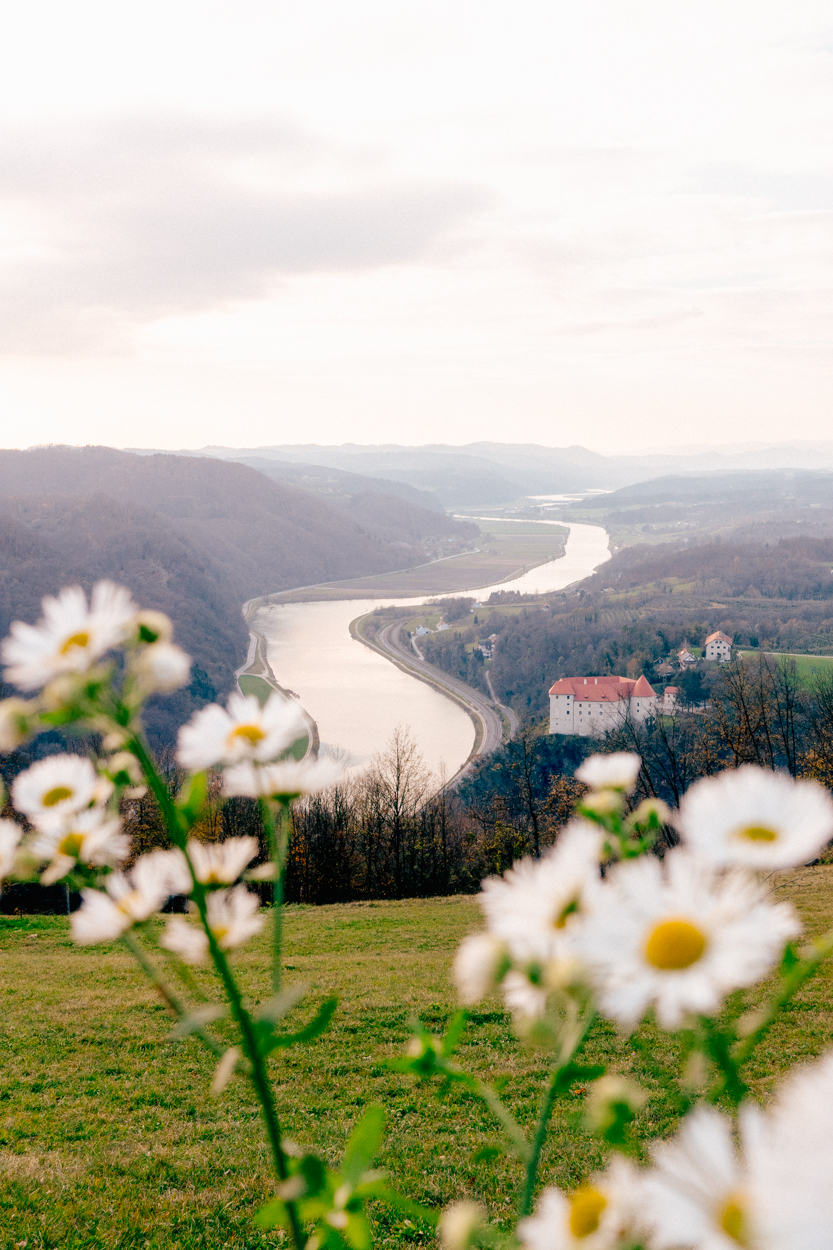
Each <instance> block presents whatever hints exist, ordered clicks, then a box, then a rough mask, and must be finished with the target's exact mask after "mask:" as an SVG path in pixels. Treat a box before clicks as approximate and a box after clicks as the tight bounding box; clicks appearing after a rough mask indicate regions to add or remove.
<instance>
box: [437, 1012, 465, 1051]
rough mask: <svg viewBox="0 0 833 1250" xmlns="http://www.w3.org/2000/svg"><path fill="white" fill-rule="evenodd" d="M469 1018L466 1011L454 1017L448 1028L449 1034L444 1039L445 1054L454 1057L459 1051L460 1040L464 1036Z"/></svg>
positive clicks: (457, 1013)
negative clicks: (457, 1050)
mask: <svg viewBox="0 0 833 1250" xmlns="http://www.w3.org/2000/svg"><path fill="white" fill-rule="evenodd" d="M468 1018H469V1013H468V1012H467V1011H466V1010H465V1009H461V1010H460V1011H458V1012H456V1013H455V1015H454V1016H453V1017H452V1020H451V1024H450V1025H449V1026H448V1032H447V1033H446V1035H445V1037H444V1038H443V1054H444V1055H453V1054H454V1052H455V1050H456V1049H457V1045H458V1043H459V1041H460V1038H461V1037H462V1036H463V1030H464V1029H465V1027H466V1023H467V1021H468Z"/></svg>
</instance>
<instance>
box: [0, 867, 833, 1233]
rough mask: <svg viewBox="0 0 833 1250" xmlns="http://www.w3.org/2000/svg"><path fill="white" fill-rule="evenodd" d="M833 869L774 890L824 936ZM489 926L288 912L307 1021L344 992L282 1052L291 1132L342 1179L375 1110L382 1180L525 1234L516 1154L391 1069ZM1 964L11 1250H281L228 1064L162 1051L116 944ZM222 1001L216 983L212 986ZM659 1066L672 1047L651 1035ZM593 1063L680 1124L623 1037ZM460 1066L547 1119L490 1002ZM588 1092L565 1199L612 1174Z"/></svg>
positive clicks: (792, 1050)
mask: <svg viewBox="0 0 833 1250" xmlns="http://www.w3.org/2000/svg"><path fill="white" fill-rule="evenodd" d="M831 890H833V868H830V867H817V868H813V869H807V870H803V871H801V872H799V873H796V874H793V875H791V876H790V877H789V878H786V879H785V880H784V881H783V882H781V883H780V884H779V887H778V892H779V894H780V895H782V896H790V897H792V898H793V899H794V900H795V901H796V903H797V905H798V906H799V908H800V909H801V910H802V912H803V914H804V916H805V921H806V924H807V928H808V930H809V931H810V932H818V931H821V930H823V929H824V928H826V927H827V926H829V925H830V924H831V922H833V900H831ZM477 924H478V909H477V904H476V901H475V899H473V898H470V897H457V898H450V899H429V900H406V901H400V902H379V903H365V904H361V903H356V904H346V905H342V906H331V907H320V908H312V907H291V908H289V909H288V910H287V980H288V981H289V982H290V983H291V982H293V981H303V982H306V983H307V984H308V985H309V987H310V996H309V1002H308V1005H306V1006H302V1007H301V1008H300V1009H299V1010H298V1019H301V1018H303V1017H304V1016H305V1015H306V1013H307V1012H309V1011H310V1010H311V1008H312V1005H314V1004H315V1003H317V1002H320V1001H321V999H322V998H323V997H324V996H326V995H328V994H330V993H335V994H337V995H338V997H339V999H340V1007H339V1010H338V1012H337V1014H336V1017H335V1020H334V1023H333V1026H332V1027H331V1030H330V1031H329V1032H328V1033H327V1034H326V1035H325V1036H324V1037H322V1038H320V1039H319V1040H318V1041H317V1042H315V1043H314V1044H313V1045H312V1046H310V1047H308V1048H306V1049H303V1050H297V1051H289V1052H285V1055H284V1058H283V1059H282V1060H280V1061H279V1062H278V1061H276V1062H275V1063H274V1066H273V1073H274V1078H275V1082H276V1088H277V1099H278V1106H279V1110H280V1114H281V1117H282V1121H283V1127H284V1131H285V1133H286V1134H287V1135H288V1136H290V1137H292V1138H293V1139H294V1140H295V1141H296V1142H298V1143H300V1144H302V1145H306V1144H311V1145H317V1146H322V1145H327V1146H328V1147H329V1148H330V1153H331V1157H332V1159H333V1160H335V1159H336V1158H337V1157H338V1154H339V1151H340V1149H341V1147H342V1146H343V1143H344V1140H345V1137H346V1135H347V1133H348V1132H349V1130H350V1127H351V1125H352V1124H353V1123H354V1122H355V1120H356V1117H357V1116H358V1115H359V1114H360V1112H361V1110H362V1108H363V1107H364V1106H365V1105H367V1104H368V1103H370V1102H377V1103H380V1104H382V1105H383V1106H384V1107H385V1108H386V1111H387V1116H388V1130H387V1137H386V1144H385V1147H384V1151H383V1155H382V1158H381V1165H382V1166H383V1167H385V1168H386V1169H387V1170H388V1171H389V1172H390V1174H391V1176H392V1178H393V1180H394V1182H395V1184H396V1185H397V1186H398V1187H400V1188H401V1189H402V1190H403V1191H404V1192H406V1193H408V1194H410V1195H411V1196H413V1197H416V1198H419V1199H421V1200H422V1201H424V1202H426V1203H428V1204H430V1205H432V1206H440V1205H442V1204H444V1203H446V1202H448V1201H450V1200H452V1199H454V1198H457V1197H460V1196H463V1195H479V1196H482V1197H484V1198H485V1200H486V1201H487V1203H488V1205H489V1206H490V1209H491V1211H492V1214H493V1215H494V1216H496V1217H497V1218H499V1219H501V1218H507V1219H508V1218H509V1216H510V1214H511V1211H512V1208H513V1204H514V1202H515V1199H516V1193H517V1188H516V1187H517V1180H518V1176H517V1172H516V1170H515V1167H514V1165H513V1164H512V1163H510V1162H504V1161H502V1160H498V1161H497V1162H496V1163H495V1162H491V1163H489V1162H486V1161H483V1160H482V1159H478V1157H477V1151H478V1150H479V1149H481V1148H482V1147H490V1146H492V1145H495V1144H497V1143H498V1142H499V1141H500V1136H499V1133H498V1131H497V1127H496V1124H495V1123H494V1121H493V1120H492V1119H491V1117H490V1116H489V1114H488V1113H487V1112H486V1111H484V1110H483V1108H482V1107H481V1106H480V1105H479V1104H478V1103H475V1102H474V1101H473V1100H472V1099H471V1098H470V1097H469V1096H468V1095H467V1094H464V1093H461V1092H459V1091H451V1092H447V1093H445V1094H444V1095H443V1096H442V1097H440V1096H438V1095H439V1091H438V1090H437V1088H436V1087H435V1086H432V1085H425V1086H420V1085H417V1084H415V1082H414V1080H413V1078H411V1077H404V1076H401V1075H398V1074H396V1073H394V1072H392V1071H390V1069H389V1068H388V1067H387V1066H386V1065H387V1060H388V1059H390V1058H393V1057H394V1056H396V1055H398V1054H401V1053H402V1049H403V1046H404V1045H405V1043H406V1041H407V1037H408V1021H409V1018H411V1017H413V1016H415V1015H419V1016H420V1017H421V1018H422V1019H423V1020H424V1021H425V1022H426V1023H427V1024H428V1025H429V1027H431V1028H434V1029H441V1028H442V1027H443V1025H444V1024H445V1022H446V1021H447V1019H448V1017H449V1015H450V1013H451V1012H452V1010H453V996H452V994H451V991H450V986H449V981H448V968H449V964H450V961H451V958H452V955H453V951H454V949H455V947H456V944H457V942H458V941H459V939H460V937H461V936H462V935H463V934H464V933H466V932H468V931H470V930H471V929H473V928H474V927H476V925H477ZM0 958H2V960H3V968H4V978H3V1007H4V1010H3V1017H2V1026H1V1027H2V1036H3V1064H2V1069H0V1108H1V1110H0V1137H2V1141H1V1142H0V1246H2V1247H4V1250H5V1247H6V1246H9V1247H11V1246H13V1245H18V1246H20V1245H25V1247H26V1250H47V1248H48V1250H57V1248H58V1247H60V1248H61V1250H82V1248H83V1250H99V1248H101V1250H104V1248H105V1247H106V1250H128V1248H129V1250H174V1248H176V1250H195V1248H199V1250H220V1248H227V1250H243V1248H246V1250H249V1248H252V1247H264V1246H272V1245H280V1244H284V1243H283V1242H282V1238H281V1234H280V1233H275V1232H273V1233H262V1232H260V1231H258V1230H257V1229H255V1228H254V1227H253V1226H252V1223H251V1215H252V1213H253V1212H254V1211H255V1210H256V1209H257V1207H258V1206H259V1205H260V1203H261V1202H262V1201H263V1199H264V1197H265V1196H266V1195H267V1194H268V1193H269V1192H270V1178H269V1171H268V1166H267V1159H266V1153H265V1149H264V1143H263V1137H262V1133H261V1130H260V1124H259V1121H258V1118H257V1114H256V1110H255V1107H254V1105H253V1103H252V1100H251V1099H250V1097H249V1093H248V1089H247V1087H246V1086H245V1085H244V1084H243V1083H242V1081H240V1080H235V1081H234V1082H233V1083H232V1084H231V1085H230V1086H229V1088H228V1089H227V1090H226V1092H225V1093H224V1094H223V1095H222V1096H220V1097H212V1096H211V1095H210V1094H209V1092H208V1086H209V1082H210V1079H211V1072H212V1068H213V1059H212V1058H211V1057H210V1056H207V1055H206V1054H205V1053H204V1052H203V1051H202V1050H201V1049H200V1048H199V1046H198V1043H197V1042H196V1041H194V1040H189V1041H187V1042H184V1043H179V1044H178V1045H177V1046H176V1047H175V1046H172V1045H170V1044H169V1043H167V1042H166V1041H165V1035H166V1033H167V1032H168V1030H169V1028H170V1018H169V1017H168V1015H167V1012H166V1010H165V1009H164V1007H163V1006H162V1004H161V1002H160V1001H159V1000H158V998H156V996H155V995H154V993H153V991H152V990H151V989H150V988H149V987H148V985H147V984H146V982H144V981H143V980H142V978H141V974H140V973H139V972H138V970H137V969H136V967H135V965H134V964H133V961H132V959H131V957H130V956H129V955H128V954H127V952H126V951H124V950H123V949H122V948H121V947H119V946H102V947H97V948H92V949H79V948H77V947H74V946H73V945H72V944H71V942H70V940H69V934H68V924H67V920H66V919H65V918H63V917H27V916H21V917H2V918H0ZM236 962H237V964H238V966H239V967H240V969H241V972H242V975H243V979H244V981H245V982H246V983H247V986H248V988H249V990H250V992H251V993H252V994H253V995H255V994H258V993H259V992H260V991H261V990H262V991H264V992H266V989H265V982H266V939H265V938H264V939H263V940H258V941H255V942H253V943H251V945H250V946H247V947H246V948H245V949H244V951H243V952H241V953H239V954H238V956H237V960H236ZM205 983H206V984H207V974H206V978H205ZM831 989H833V977H831V974H830V972H829V971H825V972H824V973H822V974H821V975H820V976H818V977H817V978H816V980H815V981H813V982H811V983H810V985H809V986H808V987H807V988H805V989H804V990H803V991H802V993H801V995H800V997H799V998H798V999H797V1000H796V1002H795V1003H794V1004H793V1006H792V1007H791V1008H790V1010H789V1011H788V1012H787V1013H786V1014H785V1016H784V1017H783V1019H782V1020H781V1022H780V1023H779V1024H778V1025H777V1027H776V1029H775V1030H774V1031H773V1033H772V1034H771V1037H770V1039H769V1041H768V1042H767V1043H766V1044H765V1045H764V1046H763V1047H762V1050H761V1052H760V1054H759V1056H758V1057H757V1059H756V1060H755V1061H754V1064H753V1066H752V1069H751V1071H750V1073H749V1074H748V1075H749V1076H750V1077H751V1078H752V1081H753V1086H754V1088H755V1090H756V1092H757V1093H758V1094H759V1095H760V1096H762V1097H766V1095H767V1094H768V1093H769V1091H770V1090H771V1088H772V1086H773V1084H774V1082H775V1080H776V1077H777V1074H778V1072H779V1070H780V1069H782V1068H783V1067H784V1066H785V1065H787V1064H789V1063H792V1062H794V1061H795V1060H797V1059H802V1058H805V1057H810V1056H814V1055H816V1054H818V1053H819V1052H820V1051H822V1050H824V1049H825V1048H826V1047H827V1046H829V1045H830V1042H831V1031H832V1030H833V996H831ZM643 1037H646V1038H648V1039H649V1040H651V1039H653V1042H654V1057H655V1059H656V1060H657V1061H658V1062H659V1063H660V1064H662V1063H665V1062H667V1061H669V1060H670V1058H671V1057H672V1053H673V1047H674V1043H673V1040H669V1039H668V1037H666V1036H664V1035H658V1034H656V1033H654V1032H653V1031H651V1030H645V1032H644V1033H643ZM588 1054H589V1056H591V1057H593V1058H596V1059H598V1058H599V1057H606V1058H608V1059H611V1060H613V1061H614V1064H615V1067H616V1068H617V1069H618V1070H620V1071H622V1072H628V1073H630V1074H632V1075H633V1076H634V1077H635V1078H636V1079H638V1080H640V1081H641V1082H642V1084H643V1085H644V1086H645V1087H646V1088H647V1089H648V1090H649V1092H650V1093H651V1097H650V1099H649V1102H648V1105H647V1107H646V1108H645V1110H644V1111H643V1112H642V1113H641V1115H640V1122H641V1124H642V1126H643V1128H647V1127H648V1126H651V1127H652V1128H653V1129H654V1130H655V1131H656V1130H657V1129H661V1130H663V1131H664V1130H666V1129H668V1128H670V1127H671V1125H672V1123H673V1120H672V1115H671V1112H670V1109H669V1107H668V1105H667V1104H666V1102H665V1100H664V1097H663V1096H662V1094H661V1093H660V1092H659V1091H658V1089H657V1086H656V1084H655V1082H654V1080H653V1078H652V1077H651V1076H650V1075H649V1074H648V1073H647V1072H646V1071H645V1070H644V1069H643V1066H642V1061H641V1059H640V1057H639V1054H638V1052H637V1051H635V1050H634V1048H633V1047H632V1045H631V1044H629V1043H622V1042H620V1041H618V1040H617V1037H616V1034H615V1032H614V1030H613V1029H612V1028H611V1027H609V1026H608V1025H606V1024H600V1025H598V1026H597V1027H596V1029H595V1030H594V1032H593V1035H592V1037H591V1041H590V1044H589V1048H588ZM461 1058H462V1060H463V1062H464V1063H465V1064H466V1065H467V1066H471V1067H473V1068H474V1069H476V1070H477V1072H478V1073H479V1074H480V1075H481V1076H483V1077H484V1078H486V1079H489V1080H493V1081H494V1080H501V1081H505V1090H504V1096H505V1097H506V1099H507V1100H508V1101H509V1102H510V1104H511V1105H512V1106H513V1107H514V1108H515V1110H516V1113H517V1115H518V1117H519V1119H520V1120H521V1121H522V1123H526V1124H528V1123H529V1122H530V1121H531V1119H532V1117H533V1116H534V1112H535V1100H536V1098H537V1093H538V1088H539V1083H540V1080H541V1077H542V1074H543V1072H544V1067H545V1065H544V1059H543V1057H542V1056H541V1055H540V1054H538V1053H536V1052H529V1051H526V1050H525V1049H523V1048H522V1047H521V1046H520V1045H519V1044H518V1043H517V1042H516V1041H515V1040H514V1038H513V1036H512V1032H511V1029H510V1027H509V1025H508V1022H507V1019H506V1017H505V1016H504V1014H503V1013H502V1011H501V1010H500V1008H499V1004H498V1003H497V1002H496V1001H495V1002H492V1003H489V1004H486V1005H485V1007H484V1009H483V1010H481V1011H479V1012H477V1013H475V1015H474V1017H473V1022H472V1024H471V1025H470V1027H469V1030H468V1032H467V1034H466V1035H465V1038H464V1044H463V1046H462V1050H461ZM580 1105H581V1095H580V1094H576V1095H573V1096H572V1097H571V1098H570V1099H569V1100H568V1101H567V1102H565V1103H563V1104H561V1105H560V1106H559V1107H558V1109H557V1112H556V1117H555V1120H554V1125H553V1133H552V1134H551V1138H550V1145H549V1147H548V1149H547V1152H546V1156H545V1162H544V1175H545V1177H546V1179H548V1180H555V1179H557V1180H558V1181H559V1182H560V1183H562V1184H564V1185H566V1186H568V1187H572V1186H575V1185H576V1184H577V1183H578V1182H579V1181H580V1180H581V1179H582V1178H583V1177H584V1176H586V1174H587V1173H588V1171H589V1170H591V1169H592V1168H593V1167H595V1166H596V1165H597V1164H598V1163H599V1159H600V1156H599V1152H598V1147H597V1145H596V1144H595V1142H594V1141H593V1140H592V1139H590V1138H588V1137H586V1136H584V1135H583V1134H582V1133H581V1132H580V1130H579V1129H578V1127H577V1117H576V1111H577V1109H578V1108H579V1107H580ZM376 1219H377V1235H378V1242H379V1244H380V1245H383V1246H391V1247H394V1246H395V1247H399V1246H419V1245H422V1244H428V1242H429V1241H430V1240H431V1234H430V1233H429V1232H428V1231H427V1230H426V1229H423V1228H420V1227H419V1226H414V1224H413V1223H410V1222H408V1221H406V1220H404V1219H403V1218H402V1217H401V1216H398V1215H397V1216H391V1215H388V1214H387V1213H386V1212H385V1211H382V1210H380V1211H378V1212H376Z"/></svg>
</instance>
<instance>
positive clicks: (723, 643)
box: [703, 629, 734, 664]
mask: <svg viewBox="0 0 833 1250" xmlns="http://www.w3.org/2000/svg"><path fill="white" fill-rule="evenodd" d="M733 641H734V639H733V638H730V637H729V635H728V634H724V633H723V632H722V631H721V630H719V629H718V630H717V631H716V632H715V633H713V634H709V636H708V638H707V639H706V641H705V643H704V648H703V654H704V656H705V657H706V659H707V660H716V661H717V663H718V664H728V663H729V661H730V660H731V658H732V643H733Z"/></svg>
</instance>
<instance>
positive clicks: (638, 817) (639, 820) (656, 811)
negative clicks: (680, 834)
mask: <svg viewBox="0 0 833 1250" xmlns="http://www.w3.org/2000/svg"><path fill="white" fill-rule="evenodd" d="M670 819H671V809H670V807H669V806H668V804H667V803H663V801H662V799H643V800H642V802H641V803H640V804H639V807H637V808H635V809H634V811H632V812H631V814H630V822H631V824H634V825H647V824H655V825H666V824H668V821H669V820H670Z"/></svg>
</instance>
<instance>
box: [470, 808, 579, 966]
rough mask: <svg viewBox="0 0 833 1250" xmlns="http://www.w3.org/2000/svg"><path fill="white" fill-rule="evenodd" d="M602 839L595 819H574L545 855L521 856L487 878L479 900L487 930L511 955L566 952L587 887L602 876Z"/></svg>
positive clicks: (534, 957)
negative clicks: (511, 864) (600, 868)
mask: <svg viewBox="0 0 833 1250" xmlns="http://www.w3.org/2000/svg"><path fill="white" fill-rule="evenodd" d="M601 843H602V836H601V833H600V832H599V831H598V830H597V829H596V827H595V826H594V825H591V824H590V823H589V822H587V821H582V820H573V821H571V822H570V824H569V825H567V826H566V828H565V829H564V830H563V831H562V833H561V835H560V836H559V839H558V842H557V843H556V845H555V847H554V849H553V850H551V851H549V852H548V853H547V854H546V855H543V856H542V857H541V859H522V860H521V861H520V862H519V863H517V864H516V865H515V866H514V868H510V869H509V871H508V872H506V873H504V875H503V876H502V877H488V878H487V879H486V880H485V881H484V882H483V892H482V894H481V895H480V906H481V907H482V908H483V912H484V914H485V916H486V924H487V926H488V929H489V932H490V933H491V934H492V935H493V936H494V937H496V938H498V939H500V941H502V942H504V943H505V944H506V946H507V947H508V948H509V951H510V953H511V955H512V957H513V959H515V960H519V961H527V962H528V961H531V960H539V961H545V960H549V959H554V958H557V957H558V956H559V955H562V954H564V952H565V950H566V943H567V938H568V937H569V935H570V932H571V930H572V929H573V928H574V926H575V924H576V921H577V920H578V919H579V918H580V916H581V915H582V913H583V910H584V907H585V903H586V899H587V896H588V891H589V890H591V889H592V888H593V886H594V885H595V884H596V883H597V882H598V879H599V855H600V851H601Z"/></svg>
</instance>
